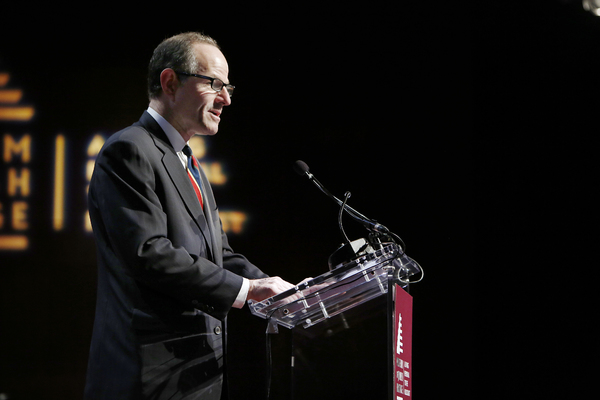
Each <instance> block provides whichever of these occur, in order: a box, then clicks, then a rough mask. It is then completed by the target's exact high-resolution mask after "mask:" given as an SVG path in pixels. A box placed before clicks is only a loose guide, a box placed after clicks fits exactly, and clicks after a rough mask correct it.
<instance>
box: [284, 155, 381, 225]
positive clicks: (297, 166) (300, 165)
mask: <svg viewBox="0 0 600 400" xmlns="http://www.w3.org/2000/svg"><path fill="white" fill-rule="evenodd" d="M294 171H296V173H297V174H298V175H304V176H306V177H307V178H308V179H309V180H310V181H311V182H312V183H314V184H315V186H316V187H317V188H319V190H320V191H321V192H323V193H325V195H327V197H329V198H330V199H332V200H333V201H335V202H336V203H337V205H339V206H340V207H343V209H344V211H346V213H347V214H348V215H350V216H351V217H352V218H353V219H354V220H355V221H357V222H359V223H361V224H362V225H363V226H364V227H365V228H367V229H368V230H370V231H375V232H379V233H389V229H388V228H386V227H385V226H383V225H381V224H380V223H378V222H377V221H374V220H372V219H369V218H367V217H365V216H364V215H362V214H361V213H359V212H358V211H356V210H355V209H353V208H352V207H350V206H349V205H347V204H346V203H345V202H343V201H341V200H340V199H338V198H337V197H335V196H334V195H332V194H331V193H330V192H329V190H327V189H326V188H325V187H324V186H323V185H321V182H319V181H318V180H317V178H315V176H314V175H313V174H311V173H310V171H309V169H308V165H306V163H305V162H304V161H302V160H298V161H296V162H295V163H294Z"/></svg>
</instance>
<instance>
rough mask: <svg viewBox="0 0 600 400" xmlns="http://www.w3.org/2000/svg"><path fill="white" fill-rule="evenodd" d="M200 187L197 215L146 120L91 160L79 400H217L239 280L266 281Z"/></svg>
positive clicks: (174, 159) (190, 192)
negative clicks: (92, 265) (91, 280)
mask: <svg viewBox="0 0 600 400" xmlns="http://www.w3.org/2000/svg"><path fill="white" fill-rule="evenodd" d="M202 180H203V184H204V187H205V189H206V190H205V197H204V204H205V207H204V212H203V210H202V209H201V207H200V204H199V202H198V199H197V198H196V195H195V193H194V189H193V187H192V185H191V183H190V181H189V178H188V176H187V173H186V172H185V169H184V168H183V166H182V164H181V161H180V159H179V158H178V156H177V154H176V153H175V150H174V149H173V148H172V146H171V144H170V142H169V140H168V138H167V136H166V135H165V133H164V132H163V131H162V129H161V128H160V126H159V125H158V123H157V122H156V121H155V120H154V118H152V117H151V116H150V115H149V114H148V113H147V112H144V114H143V115H142V117H141V118H140V120H139V121H138V122H137V123H136V124H134V125H133V126H130V127H128V128H126V129H124V130H122V131H120V132H117V133H116V134H114V135H113V136H111V137H110V138H109V139H108V140H107V141H106V143H105V144H104V147H103V148H102V150H101V151H100V153H99V154H98V158H97V161H96V166H95V169H94V173H93V176H92V180H91V183H90V189H89V210H90V218H91V221H92V227H93V230H94V235H95V238H96V245H97V251H98V295H97V304H96V318H95V322H94V329H93V336H92V344H91V349H90V358H89V366H88V375H87V382H86V393H85V395H86V399H110V400H118V399H141V398H151V399H163V398H169V399H170V398H183V397H185V396H191V397H190V398H196V397H193V395H191V394H192V393H196V394H197V395H198V396H199V395H203V396H204V397H201V398H202V399H204V398H210V399H212V398H215V399H218V398H219V394H220V390H221V389H220V386H221V381H222V373H223V362H224V356H223V343H224V340H223V336H224V333H225V329H224V326H223V321H224V319H225V317H226V315H227V313H228V311H229V309H230V308H231V306H232V304H233V302H234V300H235V298H236V296H237V294H238V292H239V290H240V288H241V284H242V278H241V277H242V276H244V277H247V278H251V279H252V278H262V277H266V276H267V275H265V274H264V273H263V272H262V271H260V270H259V269H258V268H257V267H256V266H254V265H252V264H251V263H250V262H249V261H248V260H247V259H246V258H245V257H243V256H241V255H239V254H236V253H234V252H233V251H232V250H231V248H230V246H229V244H228V241H227V237H226V235H225V233H224V232H223V230H222V228H221V223H220V219H219V215H218V209H217V205H216V203H215V199H214V196H213V193H212V190H211V188H210V185H209V183H208V181H207V179H206V176H205V175H204V174H202ZM197 310H200V311H197ZM186 398H187V397H186Z"/></svg>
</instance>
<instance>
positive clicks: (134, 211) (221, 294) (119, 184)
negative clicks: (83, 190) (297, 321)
mask: <svg viewBox="0 0 600 400" xmlns="http://www.w3.org/2000/svg"><path fill="white" fill-rule="evenodd" d="M159 162H160V161H158V160H154V159H153V158H150V157H148V156H147V154H145V153H144V152H143V151H141V150H140V147H139V146H138V145H137V144H136V143H133V142H131V141H126V140H120V141H113V142H111V143H110V144H108V145H107V146H106V147H105V148H104V149H103V151H102V152H101V153H100V155H99V157H98V160H97V162H96V167H95V170H94V175H93V178H92V182H91V184H90V193H89V201H90V215H91V217H92V222H93V224H94V221H95V226H94V230H98V231H100V233H99V234H100V235H102V236H103V237H104V246H105V247H106V251H108V252H109V253H111V255H112V257H114V259H115V260H117V262H118V263H119V264H120V267H121V268H122V269H123V270H124V272H125V273H126V274H127V275H129V276H131V277H132V278H133V279H134V280H135V281H136V282H138V283H139V284H140V285H144V286H146V287H148V288H150V289H152V290H155V291H158V292H161V293H163V294H165V295H168V296H170V297H172V298H174V299H176V300H177V301H179V302H181V303H183V304H184V305H189V306H197V305H198V304H208V305H210V307H209V309H210V310H209V311H207V312H208V313H209V314H212V315H213V316H215V317H217V318H223V317H224V316H225V315H226V314H227V312H228V311H229V309H230V307H231V305H232V304H233V302H234V300H235V297H236V295H237V293H238V292H239V290H240V287H241V284H242V278H241V277H240V276H238V275H236V274H235V273H232V272H230V271H228V270H226V269H223V268H221V267H219V266H217V265H216V264H214V263H212V262H211V261H209V260H207V259H206V258H203V257H197V256H195V255H191V254H190V253H189V252H188V251H187V250H186V249H185V248H183V247H176V246H174V245H173V243H172V242H171V240H170V239H169V232H168V225H167V218H168V215H167V214H166V213H165V211H164V209H163V206H162V204H161V199H160V198H159V196H158V195H157V188H158V187H159V186H160V185H161V184H162V183H161V182H160V180H159V179H157V176H156V173H155V169H156V168H158V167H159V165H158V163H159ZM153 163H156V164H153ZM97 234H98V233H97ZM233 264H234V265H237V263H236V262H233ZM236 268H237V267H234V268H233V270H235V269H236Z"/></svg>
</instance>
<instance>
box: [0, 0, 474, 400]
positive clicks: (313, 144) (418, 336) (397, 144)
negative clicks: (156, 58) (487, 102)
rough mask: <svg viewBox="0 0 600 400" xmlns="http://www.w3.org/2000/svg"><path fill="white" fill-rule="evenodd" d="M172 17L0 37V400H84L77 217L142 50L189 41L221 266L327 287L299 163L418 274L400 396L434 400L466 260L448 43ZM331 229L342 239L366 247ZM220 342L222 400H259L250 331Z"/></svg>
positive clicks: (139, 82) (92, 276)
mask: <svg viewBox="0 0 600 400" xmlns="http://www.w3.org/2000/svg"><path fill="white" fill-rule="evenodd" d="M177 8H178V12H177V18H175V20H176V21H175V22H171V23H168V24H165V23H164V21H158V20H155V19H154V18H151V15H152V14H151V13H150V12H148V13H138V14H137V15H136V16H135V17H131V18H130V17H126V16H124V15H122V14H120V15H119V16H116V15H115V13H114V12H106V11H104V12H103V11H101V10H100V11H99V10H96V11H95V12H94V13H93V14H90V13H89V12H85V13H84V12H76V11H75V10H73V9H70V10H64V11H65V12H64V13H61V12H60V10H56V9H54V10H53V14H52V15H54V17H53V18H52V20H51V21H49V20H47V19H43V20H41V19H39V18H34V16H33V15H32V14H31V13H32V11H31V10H22V9H20V10H18V11H9V12H8V13H7V14H3V15H2V17H1V19H2V24H3V25H2V32H1V39H2V44H1V45H0V396H4V398H9V399H11V400H12V399H14V400H19V399H37V398H45V399H62V400H65V399H79V398H81V394H82V391H83V384H84V376H85V370H86V364H87V353H88V348H89V344H90V336H91V328H92V324H93V318H94V307H95V295H96V261H95V246H94V241H93V235H92V232H91V230H90V225H89V221H88V216H87V204H86V194H87V186H88V182H89V179H90V176H91V173H92V170H93V167H94V160H95V157H96V154H97V153H98V151H99V150H100V148H101V146H102V144H103V142H104V141H105V140H106V139H107V138H108V137H109V135H111V134H112V133H114V132H116V131H117V130H119V129H121V128H123V127H125V126H128V125H130V124H131V123H133V122H135V121H137V119H138V118H139V117H140V115H141V114H142V112H143V111H144V110H145V109H146V107H147V104H148V101H147V98H146V94H145V92H146V89H145V80H146V66H147V62H148V60H149V58H150V56H151V53H152V50H153V49H154V47H155V46H156V45H157V44H158V43H159V42H160V41H161V40H162V39H163V38H165V37H168V36H171V35H173V34H176V33H179V32H182V31H188V30H202V31H205V33H207V34H209V35H212V36H214V37H215V38H216V39H217V40H218V41H219V42H220V44H221V46H222V47H223V51H224V53H225V55H226V57H227V58H228V61H229V65H230V80H231V82H232V83H233V84H234V85H236V93H235V96H234V97H233V103H232V105H231V106H230V107H227V108H226V109H225V111H224V113H223V117H222V122H221V127H220V130H219V133H218V134H217V135H216V136H214V137H210V138H200V137H198V138H195V139H194V142H193V144H194V151H195V153H196V155H197V156H198V158H199V159H200V161H201V163H202V164H203V167H204V168H205V171H206V172H207V174H208V176H209V179H210V181H211V183H212V185H213V187H214V190H215V195H216V198H217V201H218V203H219V205H220V210H221V217H222V220H223V224H224V227H225V229H226V231H227V232H228V234H229V236H230V242H231V243H232V246H233V247H234V249H235V250H237V251H239V252H242V253H244V254H245V255H247V256H248V258H250V259H251V260H252V261H253V262H255V263H256V264H257V265H259V266H260V267H261V268H262V269H264V270H265V271H266V272H267V273H269V274H270V275H279V276H282V277H283V278H284V279H287V280H289V281H294V282H297V281H300V280H302V279H304V278H306V277H315V276H318V275H320V274H322V273H324V272H326V271H327V258H328V256H329V255H330V254H331V253H332V252H333V251H334V250H335V249H336V248H337V246H338V245H339V244H340V243H341V240H342V237H341V234H340V232H339V229H338V224H337V214H338V206H337V205H336V204H335V203H333V202H332V201H331V200H330V199H328V198H327V197H325V196H324V195H323V194H322V193H321V192H319V191H318V190H317V189H316V188H315V187H314V186H312V185H311V184H310V182H309V181H308V180H306V179H305V178H303V177H300V176H298V175H296V174H295V173H294V172H293V170H292V165H293V163H294V162H295V161H296V160H298V159H301V160H304V161H305V162H306V163H307V164H308V165H309V167H310V170H311V172H312V173H313V174H314V175H315V176H316V177H317V178H318V179H319V180H320V181H321V182H322V183H323V184H324V185H325V186H326V187H327V188H328V189H329V190H330V191H331V192H333V193H334V194H335V195H337V196H338V197H341V196H343V194H344V192H345V191H350V192H351V193H352V196H351V198H350V200H349V204H350V205H351V206H352V207H353V208H355V209H357V210H358V211H360V212H361V213H363V214H365V215H366V216H368V217H370V218H373V219H376V220H377V221H379V222H380V223H382V224H384V225H386V226H387V227H388V228H389V229H390V230H392V231H394V232H395V233H397V234H398V235H399V236H401V237H402V238H403V239H404V241H405V242H406V244H407V252H408V254H409V255H410V256H411V257H413V258H414V259H416V260H417V261H418V262H419V263H420V264H421V265H422V266H423V268H424V269H425V270H426V279H425V280H424V282H423V283H420V284H419V285H415V287H414V288H413V290H412V295H413V297H414V328H413V330H414V333H413V337H414V339H413V344H414V347H415V348H414V351H413V365H412V372H413V381H412V386H413V392H414V393H415V394H416V396H417V397H419V396H420V397H421V398H429V397H430V396H428V394H432V396H433V393H435V390H436V387H448V385H450V384H451V383H452V378H451V377H449V376H448V372H447V366H448V363H440V362H439V359H440V354H448V352H454V351H456V348H455V346H456V343H458V341H457V338H458V333H456V332H454V331H452V330H451V329H449V328H448V327H449V326H452V325H463V326H465V322H468V321H469V320H470V314H469V308H468V307H467V306H466V304H467V301H466V296H465V295H464V294H462V293H463V292H462V291H455V290H454V289H453V286H454V283H455V280H454V278H455V277H456V275H455V272H456V271H457V270H460V271H463V272H461V285H462V286H463V288H464V287H465V286H466V287H468V286H469V279H468V277H469V274H468V273H467V270H468V268H469V263H470V256H471V246H472V243H471V233H472V215H471V209H470V204H471V203H470V202H471V189H472V188H471V176H470V166H469V152H470V145H471V142H470V134H471V130H470V118H471V114H470V101H471V95H470V82H469V74H468V73H467V69H465V68H462V66H463V65H465V64H466V63H467V60H468V51H469V48H468V45H467V44H466V43H467V41H466V40H465V35H464V33H465V32H464V31H463V29H462V28H461V26H462V25H456V24H454V23H450V22H449V21H448V20H447V19H446V18H444V17H443V16H442V15H441V14H440V15H437V14H435V13H434V14H433V15H432V14H431V13H430V11H431V10H429V9H428V8H427V7H418V6H416V5H410V4H409V5H405V6H401V7H399V8H398V7H396V6H394V8H393V10H392V9H391V8H390V9H386V8H385V7H377V9H376V10H373V13H372V14H370V15H366V14H364V13H363V10H358V9H357V10H351V11H345V12H343V13H341V14H340V13H339V12H337V10H328V11H325V10H323V9H322V8H320V9H314V10H313V9H311V10H307V9H305V8H303V7H300V6H298V7H295V6H289V7H288V6H280V5H277V6H268V5H267V4H266V3H265V4H264V5H261V6H257V8H255V9H253V10H248V12H245V11H246V10H243V11H242V10H236V12H231V13H229V12H225V11H223V12H220V11H218V10H216V9H213V10H212V12H210V9H211V7H208V6H206V5H185V6H183V5H178V6H177ZM66 11H68V12H66ZM92 15H93V16H92ZM40 21H42V22H40ZM149 21H154V22H149ZM308 21H310V22H311V24H309V25H310V26H311V27H308V25H307V22H308ZM449 28H451V29H449ZM450 71H451V72H450ZM450 76H451V77H452V79H449V77H450ZM344 225H345V228H346V233H347V234H348V236H350V238H351V239H357V238H360V237H364V236H365V234H366V231H365V230H364V229H363V228H362V227H360V226H357V225H356V224H355V223H353V222H352V221H350V220H349V219H348V218H344ZM450 254H451V256H450ZM456 307H460V308H461V309H462V310H463V311H461V313H460V314H458V315H457V314H456V313H455V312H454V310H455V309H456ZM375 314H376V313H375ZM229 323H230V327H231V332H230V340H231V346H230V347H231V349H232V350H233V351H232V371H234V376H233V377H232V381H234V382H235V383H236V384H235V388H234V393H235V394H237V395H239V396H243V397H237V398H245V399H254V398H256V399H262V398H264V394H265V388H264V383H265V376H264V375H265V372H264V368H263V367H264V366H265V351H264V350H265V334H264V332H265V329H266V323H265V321H264V320H261V319H259V318H257V317H254V316H252V315H250V313H249V311H248V310H247V309H245V310H241V311H233V312H232V313H231V314H230V318H229ZM442 332H443V333H442ZM283 335H286V333H284V334H283ZM460 337H461V338H462V337H464V336H463V335H461V336H460ZM385 338H386V336H385V335H384V334H383V333H382V334H381V337H380V338H379V337H377V335H375V336H374V338H373V340H374V341H376V342H378V343H380V344H381V343H382V342H384V341H385ZM281 340H282V343H285V340H287V339H286V338H285V336H282V339H281ZM360 344H361V343H354V344H353V346H358V345H360ZM363 345H364V346H371V345H370V344H369V343H363ZM274 346H275V349H278V348H284V347H285V345H284V344H283V345H280V344H278V343H275V344H274ZM278 346H281V347H278ZM365 349H369V347H363V348H362V350H359V351H358V352H357V353H356V354H364V355H363V356H362V357H365V359H364V360H363V362H364V364H365V367H366V368H365V371H364V372H365V373H371V374H374V375H378V376H379V378H378V379H381V384H382V385H385V384H386V382H385V376H386V375H385V365H382V363H380V362H371V360H370V359H369V356H368V353H369V352H368V351H365ZM317 350H318V349H313V351H315V352H317V353H318V351H317ZM461 352H463V353H464V349H461ZM275 356H276V357H277V355H275ZM376 357H377V360H385V357H383V358H381V355H380V354H378V355H376ZM431 360H436V361H435V362H430V361H431ZM355 361H356V360H355ZM359 361H360V360H359ZM455 362H457V360H455ZM434 382H438V384H434ZM283 384H285V385H287V382H285V383H280V382H274V385H275V386H277V385H283ZM253 393H255V394H253ZM323 395H324V396H327V395H329V394H326V393H324V394H323ZM431 398H433V397H431Z"/></svg>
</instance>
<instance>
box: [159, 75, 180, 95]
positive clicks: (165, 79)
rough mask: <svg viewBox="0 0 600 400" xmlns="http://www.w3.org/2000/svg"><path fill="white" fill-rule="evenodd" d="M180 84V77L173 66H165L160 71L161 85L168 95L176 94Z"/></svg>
mask: <svg viewBox="0 0 600 400" xmlns="http://www.w3.org/2000/svg"><path fill="white" fill-rule="evenodd" d="M179 84H180V82H179V78H178V77H177V74H176V73H175V71H173V70H172V69H171V68H165V69H163V71H162V72H161V73H160V86H161V87H162V91H163V93H164V94H166V95H167V96H169V97H171V96H173V95H175V92H176V91H177V88H178V87H179Z"/></svg>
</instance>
